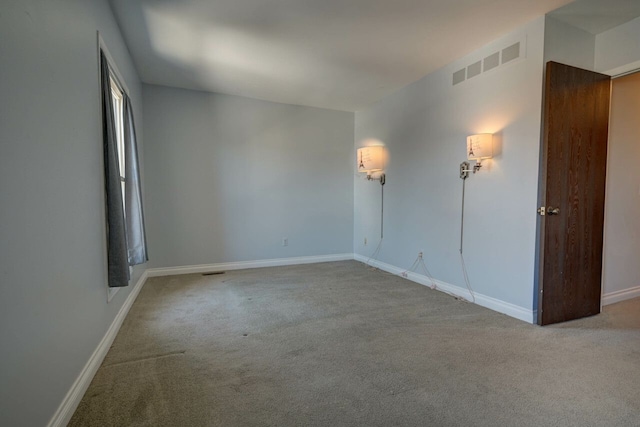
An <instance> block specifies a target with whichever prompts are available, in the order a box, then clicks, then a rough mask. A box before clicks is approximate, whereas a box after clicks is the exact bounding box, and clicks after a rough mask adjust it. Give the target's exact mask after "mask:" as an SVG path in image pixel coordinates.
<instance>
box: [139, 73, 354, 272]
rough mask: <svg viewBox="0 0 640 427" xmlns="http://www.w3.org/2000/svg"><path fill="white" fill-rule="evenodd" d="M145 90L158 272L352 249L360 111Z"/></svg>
mask: <svg viewBox="0 0 640 427" xmlns="http://www.w3.org/2000/svg"><path fill="white" fill-rule="evenodd" d="M143 92H144V111H145V121H144V128H145V135H146V149H147V151H146V159H145V172H146V178H147V179H146V183H147V187H146V190H147V191H146V209H147V210H146V212H147V226H148V234H149V235H148V239H149V252H150V258H151V259H150V264H151V265H152V266H153V267H173V266H182V265H197V264H210V263H219V262H233V261H249V260H261V259H273V258H287V257H296V256H311V255H327V254H338V253H351V252H352V251H353V249H352V236H353V168H352V161H353V151H352V147H353V113H345V112H339V111H330V110H323V109H318V108H309V107H299V106H293V105H286V104H277V103H272V102H265V101H258V100H254V99H248V98H242V97H236V96H227V95H219V94H211V93H205V92H198V91H190V90H183V89H172V88H166V87H161V86H153V85H144V90H143ZM283 237H287V238H288V239H289V245H288V246H287V247H283V246H282V238H283Z"/></svg>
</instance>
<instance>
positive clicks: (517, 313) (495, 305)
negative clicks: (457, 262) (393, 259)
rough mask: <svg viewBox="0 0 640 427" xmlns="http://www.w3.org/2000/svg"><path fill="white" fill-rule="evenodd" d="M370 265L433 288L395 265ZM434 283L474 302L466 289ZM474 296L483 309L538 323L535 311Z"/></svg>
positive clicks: (364, 259) (359, 257)
mask: <svg viewBox="0 0 640 427" xmlns="http://www.w3.org/2000/svg"><path fill="white" fill-rule="evenodd" d="M353 258H354V259H355V260H356V261H360V262H364V263H367V260H369V258H367V257H365V256H362V255H359V254H354V256H353ZM369 265H371V266H373V267H376V268H379V269H380V270H384V271H386V272H388V273H391V274H395V275H398V276H400V277H404V278H406V279H409V280H411V281H412V282H416V283H419V284H421V285H424V286H429V287H431V286H432V283H431V279H429V277H427V276H425V275H422V274H418V273H413V272H406V276H405V275H403V274H402V273H404V272H405V270H403V269H401V268H398V267H396V266H394V265H391V264H386V263H384V262H381V261H377V260H370V261H369ZM433 281H434V282H435V285H436V288H437V289H438V290H440V291H443V292H447V293H449V294H453V295H455V296H457V297H461V298H464V299H466V300H468V301H471V300H472V297H471V293H470V292H469V290H468V289H466V288H461V287H459V286H455V285H452V284H450V283H446V282H443V281H440V280H437V279H434V280H433ZM473 294H474V295H475V301H476V302H475V303H476V304H478V305H480V306H482V307H486V308H488V309H490V310H493V311H497V312H498V313H503V314H506V315H507V316H511V317H514V318H516V319H518V320H522V321H523V322H527V323H536V321H537V315H536V313H535V312H534V311H533V310H527V309H526V308H523V307H520V306H517V305H515V304H511V303H508V302H505V301H502V300H499V299H496V298H493V297H489V296H486V295H482V294H479V293H477V292H474V293H473Z"/></svg>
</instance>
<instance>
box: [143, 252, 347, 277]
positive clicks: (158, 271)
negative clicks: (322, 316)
mask: <svg viewBox="0 0 640 427" xmlns="http://www.w3.org/2000/svg"><path fill="white" fill-rule="evenodd" d="M352 259H353V254H335V255H318V256H303V257H295V258H276V259H263V260H256V261H237V262H222V263H217V264H200V265H184V266H180V267H164V268H150V269H148V270H147V271H146V272H147V274H148V276H149V277H157V276H174V275H178V274H191V273H208V272H212V271H224V270H243V269H245V268H261V267H279V266H283V265H297V264H315V263H319V262H333V261H348V260H352Z"/></svg>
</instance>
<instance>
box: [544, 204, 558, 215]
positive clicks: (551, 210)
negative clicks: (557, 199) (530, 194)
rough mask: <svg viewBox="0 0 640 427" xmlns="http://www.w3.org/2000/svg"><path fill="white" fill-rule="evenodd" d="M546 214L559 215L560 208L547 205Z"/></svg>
mask: <svg viewBox="0 0 640 427" xmlns="http://www.w3.org/2000/svg"><path fill="white" fill-rule="evenodd" d="M547 215H560V208H554V207H552V206H549V207H548V208H547Z"/></svg>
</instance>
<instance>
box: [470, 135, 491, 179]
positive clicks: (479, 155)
mask: <svg viewBox="0 0 640 427" xmlns="http://www.w3.org/2000/svg"><path fill="white" fill-rule="evenodd" d="M492 157H493V135H492V134H490V133H481V134H478V135H470V136H468V137H467V159H468V160H475V161H476V164H475V165H474V166H473V173H476V172H478V171H479V170H480V168H481V167H482V160H483V159H490V158H492Z"/></svg>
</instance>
